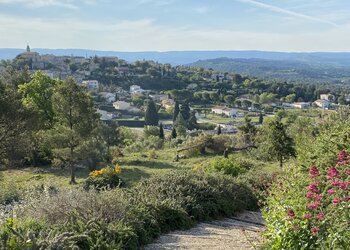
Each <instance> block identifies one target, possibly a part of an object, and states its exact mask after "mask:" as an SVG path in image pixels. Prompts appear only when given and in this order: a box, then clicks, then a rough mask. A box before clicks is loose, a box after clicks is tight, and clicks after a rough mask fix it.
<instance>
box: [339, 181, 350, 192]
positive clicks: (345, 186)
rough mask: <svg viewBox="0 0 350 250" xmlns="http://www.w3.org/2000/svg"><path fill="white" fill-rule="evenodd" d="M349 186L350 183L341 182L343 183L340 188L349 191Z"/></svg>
mask: <svg viewBox="0 0 350 250" xmlns="http://www.w3.org/2000/svg"><path fill="white" fill-rule="evenodd" d="M348 185H349V182H341V183H339V188H340V189H342V190H345V191H347V190H349V189H348Z"/></svg>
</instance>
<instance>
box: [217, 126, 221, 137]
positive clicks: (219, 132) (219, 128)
mask: <svg viewBox="0 0 350 250" xmlns="http://www.w3.org/2000/svg"><path fill="white" fill-rule="evenodd" d="M217 134H218V135H221V126H220V125H219V127H218V131H217Z"/></svg>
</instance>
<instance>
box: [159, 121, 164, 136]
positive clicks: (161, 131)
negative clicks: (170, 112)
mask: <svg viewBox="0 0 350 250" xmlns="http://www.w3.org/2000/svg"><path fill="white" fill-rule="evenodd" d="M159 138H160V139H164V129H163V124H162V123H160V125H159Z"/></svg>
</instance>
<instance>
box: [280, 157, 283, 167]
mask: <svg viewBox="0 0 350 250" xmlns="http://www.w3.org/2000/svg"><path fill="white" fill-rule="evenodd" d="M280 168H281V169H282V168H283V158H282V157H280Z"/></svg>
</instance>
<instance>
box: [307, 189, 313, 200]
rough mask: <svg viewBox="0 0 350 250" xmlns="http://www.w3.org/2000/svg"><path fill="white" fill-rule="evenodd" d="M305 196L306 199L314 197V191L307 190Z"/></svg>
mask: <svg viewBox="0 0 350 250" xmlns="http://www.w3.org/2000/svg"><path fill="white" fill-rule="evenodd" d="M306 198H308V199H313V198H314V193H313V192H311V191H308V192H307V193H306Z"/></svg>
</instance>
